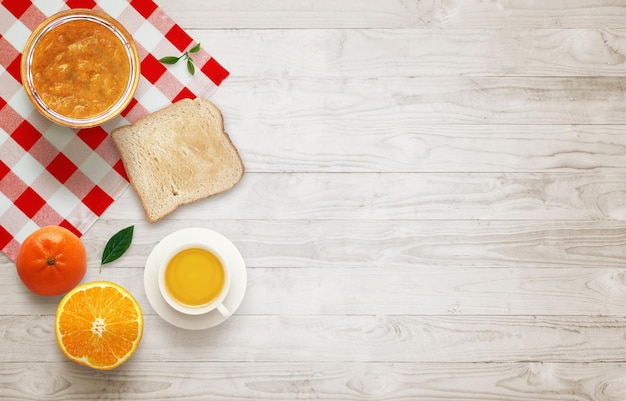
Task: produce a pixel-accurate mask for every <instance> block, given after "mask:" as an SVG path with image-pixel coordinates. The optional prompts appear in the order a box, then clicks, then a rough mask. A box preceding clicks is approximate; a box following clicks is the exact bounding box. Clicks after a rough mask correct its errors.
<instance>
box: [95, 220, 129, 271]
mask: <svg viewBox="0 0 626 401" xmlns="http://www.w3.org/2000/svg"><path fill="white" fill-rule="evenodd" d="M134 229H135V226H129V227H126V228H124V229H122V230H120V231H118V232H117V233H116V234H115V235H113V236H112V237H111V239H110V240H109V242H107V244H106V246H105V247H104V251H103V252H102V262H101V263H102V264H103V265H104V264H107V263H110V262H113V261H114V260H117V259H119V257H120V256H122V255H123V254H124V252H126V250H127V249H128V248H129V247H130V244H131V242H132V241H133V231H134ZM100 268H102V266H100Z"/></svg>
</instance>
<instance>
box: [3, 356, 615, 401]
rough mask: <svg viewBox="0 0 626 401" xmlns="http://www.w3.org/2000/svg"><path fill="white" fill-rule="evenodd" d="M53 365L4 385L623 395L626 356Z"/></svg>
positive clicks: (25, 369)
mask: <svg viewBox="0 0 626 401" xmlns="http://www.w3.org/2000/svg"><path fill="white" fill-rule="evenodd" d="M53 366H54V365H53V364H51V363H33V362H29V363H25V364H22V365H18V364H6V365H3V366H2V367H0V387H2V388H4V389H5V392H6V394H7V395H10V396H11V400H16V401H22V400H36V399H38V398H36V397H37V396H45V397H46V399H49V400H64V401H65V400H68V401H71V400H82V399H84V398H86V397H98V399H104V400H117V399H134V400H170V399H180V394H185V399H186V400H206V399H212V400H295V399H316V400H372V399H374V400H378V399H393V400H401V401H412V400H416V399H419V400H426V401H441V400H457V401H474V400H476V399H480V400H486V401H497V400H529V401H571V400H584V401H591V400H603V401H621V400H622V399H623V396H624V393H623V376H624V372H625V370H626V366H624V364H621V363H602V364H595V363H592V364H588V363H584V364H574V363H535V362H522V363H472V364H455V363H437V364H432V363H413V362H407V363H402V362H393V363H392V362H379V363H358V362H336V363H324V362H316V363H303V362H297V363H295V362H255V361H249V362H223V363H215V364H212V365H209V364H206V363H194V362H185V363H181V362H171V363H167V364H163V363H161V364H152V363H141V362H136V361H130V362H128V364H127V365H125V366H122V367H121V368H120V369H119V370H117V371H114V372H108V373H106V374H101V373H95V374H94V373H91V372H88V371H85V370H83V369H81V368H80V367H75V366H71V365H67V366H62V367H61V368H60V369H52V367H53ZM189 371H190V372H193V373H185V372H189ZM94 381H103V382H106V385H102V386H94V384H93V382H94ZM529 383H531V384H532V387H531V388H529ZM112 384H115V387H113V388H112ZM33 395H35V396H34V397H33Z"/></svg>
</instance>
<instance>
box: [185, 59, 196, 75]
mask: <svg viewBox="0 0 626 401" xmlns="http://www.w3.org/2000/svg"><path fill="white" fill-rule="evenodd" d="M187 71H189V73H190V74H191V75H193V74H195V72H196V67H194V65H193V61H192V60H191V59H190V58H188V59H187Z"/></svg>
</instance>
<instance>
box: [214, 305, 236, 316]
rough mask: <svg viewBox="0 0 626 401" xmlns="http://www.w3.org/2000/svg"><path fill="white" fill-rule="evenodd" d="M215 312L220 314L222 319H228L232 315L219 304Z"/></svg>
mask: <svg viewBox="0 0 626 401" xmlns="http://www.w3.org/2000/svg"><path fill="white" fill-rule="evenodd" d="M217 310H218V311H219V312H220V313H221V314H222V316H224V317H230V315H232V314H233V313H232V312H231V311H229V310H228V308H226V307H225V306H224V304H219V305H217Z"/></svg>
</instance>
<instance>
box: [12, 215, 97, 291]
mask: <svg viewBox="0 0 626 401" xmlns="http://www.w3.org/2000/svg"><path fill="white" fill-rule="evenodd" d="M15 267H16V269H17V274H18V275H19V277H20V279H21V280H22V282H23V283H24V285H26V287H28V289H29V290H31V291H32V292H34V293H35V294H38V295H45V296H54V295H61V294H64V293H66V292H68V291H69V290H71V289H72V288H74V287H75V286H76V285H78V283H80V281H81V280H82V279H83V277H84V276H85V272H86V271H87V252H86V251H85V245H84V244H83V242H82V241H81V240H80V238H78V236H77V235H76V234H74V233H73V232H71V231H70V230H68V229H66V228H64V227H61V226H45V227H41V228H39V229H37V230H35V231H34V232H33V233H32V234H30V235H29V236H28V237H26V239H25V240H24V242H22V244H21V245H20V248H19V250H18V252H17V258H16V259H15Z"/></svg>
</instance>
